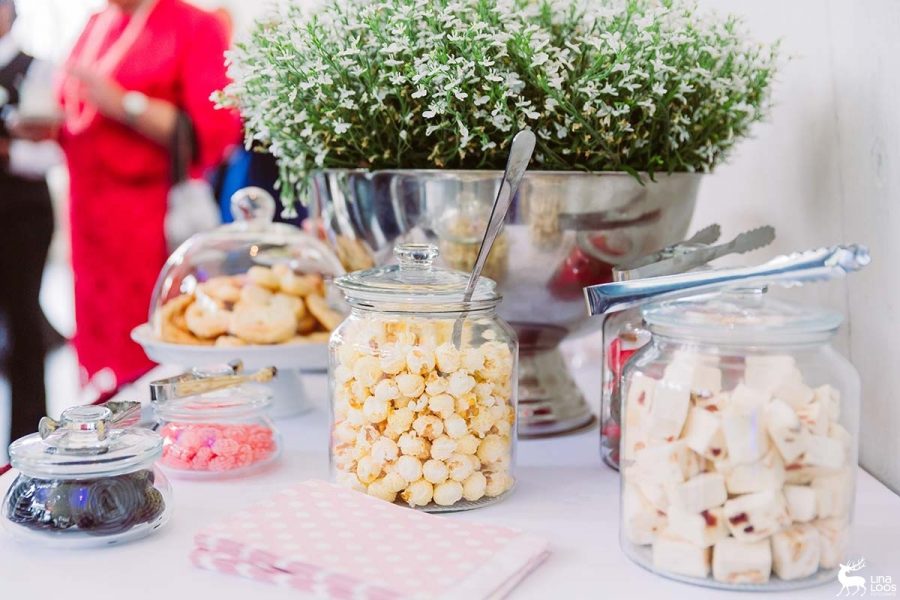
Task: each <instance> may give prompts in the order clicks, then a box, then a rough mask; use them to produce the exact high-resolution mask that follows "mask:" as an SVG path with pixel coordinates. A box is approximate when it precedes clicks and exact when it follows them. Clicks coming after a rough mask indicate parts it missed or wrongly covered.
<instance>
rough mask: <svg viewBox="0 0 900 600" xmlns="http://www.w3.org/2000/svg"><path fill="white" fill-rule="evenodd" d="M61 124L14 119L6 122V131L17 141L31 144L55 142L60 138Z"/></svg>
mask: <svg viewBox="0 0 900 600" xmlns="http://www.w3.org/2000/svg"><path fill="white" fill-rule="evenodd" d="M59 125H60V124H59V122H58V121H53V120H47V121H37V120H27V121H25V120H22V119H18V118H16V117H13V118H11V119H9V120H7V121H6V130H7V131H8V132H9V134H10V135H11V136H12V137H13V138H15V139H21V140H28V141H31V142H43V141H46V140H55V139H56V138H57V137H58V136H59Z"/></svg>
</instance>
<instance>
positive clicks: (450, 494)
mask: <svg viewBox="0 0 900 600" xmlns="http://www.w3.org/2000/svg"><path fill="white" fill-rule="evenodd" d="M462 497H463V485H462V484H461V483H460V482H458V481H453V480H452V479H450V480H447V481H445V482H443V483H439V484H437V485H436V486H434V503H435V504H437V505H439V506H453V505H454V504H456V503H457V502H459V501H460V500H462Z"/></svg>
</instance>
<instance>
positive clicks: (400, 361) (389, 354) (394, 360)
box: [342, 344, 412, 375]
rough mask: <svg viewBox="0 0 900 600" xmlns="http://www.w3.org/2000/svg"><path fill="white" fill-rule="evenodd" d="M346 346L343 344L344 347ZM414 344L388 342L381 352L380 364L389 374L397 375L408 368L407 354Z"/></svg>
mask: <svg viewBox="0 0 900 600" xmlns="http://www.w3.org/2000/svg"><path fill="white" fill-rule="evenodd" d="M345 347H346V346H342V349H343V348H345ZM410 350H412V346H407V345H404V344H386V345H385V347H384V348H383V349H382V352H381V360H380V361H379V363H378V366H379V367H381V370H382V371H384V372H385V373H386V374H388V375H397V374H399V373H400V372H401V371H403V370H404V369H405V368H406V355H407V354H409V351H410Z"/></svg>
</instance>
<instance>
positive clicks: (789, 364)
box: [744, 354, 803, 395]
mask: <svg viewBox="0 0 900 600" xmlns="http://www.w3.org/2000/svg"><path fill="white" fill-rule="evenodd" d="M802 381H803V375H802V373H800V370H799V369H798V368H797V361H796V360H794V357H793V356H790V355H786V354H768V355H761V356H747V357H746V358H745V359H744V383H746V384H747V385H748V386H749V387H751V388H753V389H756V390H760V391H762V392H765V393H766V394H769V395H771V394H772V393H773V392H774V391H775V390H776V389H778V388H779V387H781V386H783V385H786V384H789V383H800V382H802Z"/></svg>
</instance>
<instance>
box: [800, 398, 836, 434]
mask: <svg viewBox="0 0 900 600" xmlns="http://www.w3.org/2000/svg"><path fill="white" fill-rule="evenodd" d="M797 417H798V418H799V419H800V422H801V423H803V425H804V426H805V427H806V430H807V431H808V432H809V433H811V434H812V435H819V436H826V435H828V425H829V423H830V422H831V421H830V419H829V418H828V409H827V408H826V407H825V405H824V404H822V403H821V402H818V401H815V402H811V403H809V404H807V405H806V406H803V407H801V408H798V409H797Z"/></svg>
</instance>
